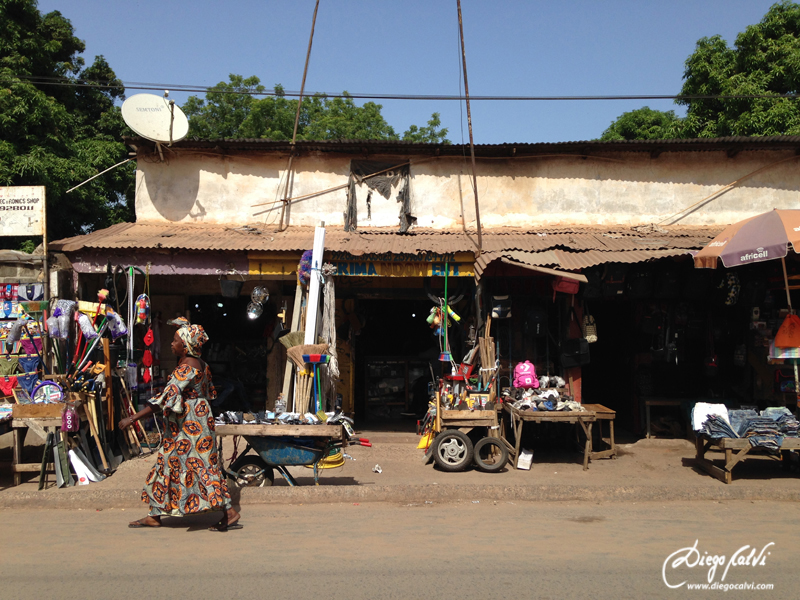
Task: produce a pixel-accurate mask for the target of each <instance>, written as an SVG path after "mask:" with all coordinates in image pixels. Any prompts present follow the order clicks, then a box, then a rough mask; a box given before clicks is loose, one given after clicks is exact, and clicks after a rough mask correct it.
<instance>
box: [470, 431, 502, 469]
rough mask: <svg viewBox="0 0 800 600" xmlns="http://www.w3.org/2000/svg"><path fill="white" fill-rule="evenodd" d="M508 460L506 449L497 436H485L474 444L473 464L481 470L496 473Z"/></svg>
mask: <svg viewBox="0 0 800 600" xmlns="http://www.w3.org/2000/svg"><path fill="white" fill-rule="evenodd" d="M507 462H508V449H507V448H506V447H505V446H504V445H503V442H501V441H500V440H499V439H498V438H490V437H485V438H483V439H482V440H480V441H479V442H478V443H477V444H475V464H476V465H477V466H478V468H479V469H480V470H481V471H486V472H487V473H497V472H498V471H500V469H502V468H503V467H505V466H506V463H507Z"/></svg>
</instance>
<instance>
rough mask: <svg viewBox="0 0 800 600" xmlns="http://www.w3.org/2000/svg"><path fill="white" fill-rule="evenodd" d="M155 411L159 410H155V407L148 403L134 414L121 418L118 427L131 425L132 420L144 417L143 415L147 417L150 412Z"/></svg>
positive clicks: (124, 427)
mask: <svg viewBox="0 0 800 600" xmlns="http://www.w3.org/2000/svg"><path fill="white" fill-rule="evenodd" d="M156 412H161V411H157V410H156V408H155V407H154V406H153V405H152V404H148V405H147V406H145V407H144V408H143V409H142V410H140V411H139V412H137V413H136V414H135V415H132V416H130V417H125V418H124V419H122V420H121V421H120V422H119V428H120V429H127V428H128V427H130V426H131V425H133V423H134V421H139V420H141V419H144V418H145V417H149V416H150V415H152V414H154V413H156Z"/></svg>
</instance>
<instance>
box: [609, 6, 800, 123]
mask: <svg viewBox="0 0 800 600" xmlns="http://www.w3.org/2000/svg"><path fill="white" fill-rule="evenodd" d="M683 79H684V83H683V87H682V89H681V91H680V95H681V96H716V97H711V98H690V97H687V98H679V99H678V100H676V104H680V105H683V106H686V117H684V118H674V113H673V112H672V111H667V112H660V111H652V110H650V109H649V108H647V107H644V108H642V109H639V110H635V111H631V112H628V113H624V114H623V115H621V116H620V117H619V118H618V119H617V120H616V121H614V122H613V123H612V124H611V126H610V127H609V128H608V129H606V131H605V132H603V137H602V138H601V139H652V138H654V137H665V138H668V137H680V138H696V137H724V136H761V135H798V134H800V100H798V99H796V98H722V97H719V96H759V95H760V96H763V95H773V94H774V95H780V94H796V93H800V4H797V3H794V2H789V1H788V0H784V1H783V2H779V3H777V4H774V5H773V6H772V7H770V9H769V11H767V14H766V15H764V18H763V19H762V20H761V21H760V22H759V23H757V24H755V25H750V26H749V27H747V28H746V29H745V30H744V31H743V32H741V33H740V34H739V35H738V36H737V37H736V42H735V43H734V46H733V47H732V48H731V47H729V46H728V43H727V42H726V41H725V40H724V39H722V38H721V37H720V36H718V35H715V36H713V37H704V38H701V39H700V40H698V42H697V45H696V47H695V50H694V52H693V53H692V54H691V56H689V58H688V59H686V64H685V71H684V75H683Z"/></svg>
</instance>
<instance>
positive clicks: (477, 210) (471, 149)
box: [456, 0, 483, 255]
mask: <svg viewBox="0 0 800 600" xmlns="http://www.w3.org/2000/svg"><path fill="white" fill-rule="evenodd" d="M456 3H457V4H458V29H459V32H460V33H461V63H462V65H463V66H464V96H465V97H466V100H467V127H468V128H469V153H470V156H471V157H472V190H473V192H475V222H476V225H477V227H478V254H479V255H480V253H481V252H483V238H482V235H481V209H480V206H479V205H478V178H477V177H476V176H475V143H474V142H473V139H472V112H471V111H470V108H469V82H468V81H467V51H466V49H465V48H464V23H463V22H462V19H461V0H456Z"/></svg>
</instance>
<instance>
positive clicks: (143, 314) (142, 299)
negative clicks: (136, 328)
mask: <svg viewBox="0 0 800 600" xmlns="http://www.w3.org/2000/svg"><path fill="white" fill-rule="evenodd" d="M149 320H150V298H149V297H148V296H147V294H140V295H139V297H138V298H136V324H137V325H143V324H144V323H147V322H148V321H149Z"/></svg>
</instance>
